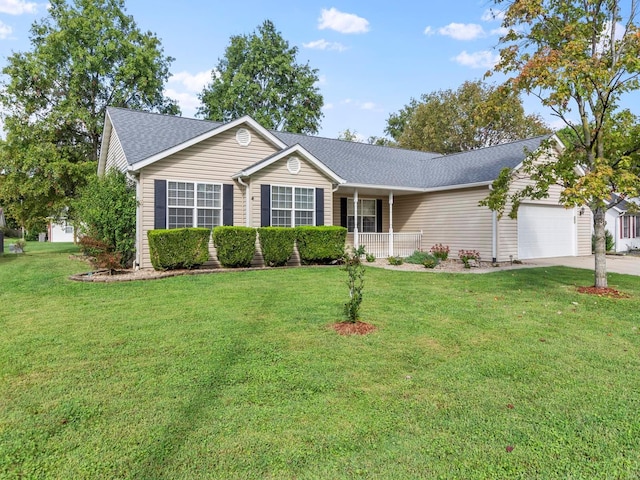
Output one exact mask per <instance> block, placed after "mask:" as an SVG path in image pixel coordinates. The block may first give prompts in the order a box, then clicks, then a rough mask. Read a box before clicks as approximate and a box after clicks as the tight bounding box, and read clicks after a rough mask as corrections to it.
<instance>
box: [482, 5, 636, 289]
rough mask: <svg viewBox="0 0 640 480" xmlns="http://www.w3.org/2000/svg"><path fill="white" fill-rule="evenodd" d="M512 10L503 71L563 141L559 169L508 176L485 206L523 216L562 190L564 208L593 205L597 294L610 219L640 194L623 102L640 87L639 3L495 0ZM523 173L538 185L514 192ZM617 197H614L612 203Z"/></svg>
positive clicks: (603, 280) (530, 165)
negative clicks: (522, 207)
mask: <svg viewBox="0 0 640 480" xmlns="http://www.w3.org/2000/svg"><path fill="white" fill-rule="evenodd" d="M495 2H496V4H498V5H499V6H505V7H506V9H505V11H504V22H503V26H504V27H505V28H507V29H509V33H508V34H506V35H505V36H504V37H503V38H502V39H501V45H502V47H503V48H502V49H501V52H500V53H501V61H500V63H499V64H498V65H497V66H496V70H497V71H498V72H502V73H505V74H507V75H508V76H509V77H510V78H509V80H508V82H507V86H508V87H509V88H511V89H513V90H514V91H516V92H526V93H528V94H530V95H535V96H537V97H538V98H539V99H540V100H541V101H542V103H543V104H544V105H545V106H546V107H548V108H549V109H550V110H551V112H552V113H553V114H554V115H555V116H557V117H558V118H560V119H562V120H563V121H564V122H565V123H566V125H567V126H568V128H569V131H570V132H571V133H572V134H571V135H569V136H568V138H567V135H565V137H564V140H565V142H564V143H566V145H565V146H564V147H565V149H564V152H563V154H562V155H561V156H560V158H559V160H558V161H557V162H542V161H538V157H537V156H536V155H532V156H530V158H529V159H528V160H527V161H526V162H525V163H524V165H523V168H522V169H521V170H520V172H519V173H516V172H503V174H502V175H501V177H500V178H499V179H498V180H497V181H496V183H495V184H494V189H493V193H492V195H491V196H490V197H489V198H488V199H487V201H486V202H485V203H486V204H487V205H489V206H490V207H491V208H493V209H495V210H498V211H499V212H500V213H502V211H503V210H504V208H505V205H506V204H508V203H509V202H510V203H511V204H512V205H513V207H512V209H511V212H510V215H511V216H515V215H517V209H518V206H519V204H520V201H521V200H522V199H524V198H534V199H535V198H543V197H545V196H547V195H548V193H549V188H550V186H551V185H554V184H557V185H560V186H561V187H562V195H561V201H562V202H563V203H564V204H565V205H566V206H577V205H588V206H589V207H590V208H591V211H592V212H593V215H594V232H595V238H596V241H595V286H596V287H606V286H607V273H606V255H605V253H606V252H605V212H606V209H607V208H608V206H609V205H610V203H609V202H610V200H611V199H612V198H619V199H624V198H631V197H636V196H638V195H639V194H640V158H639V152H640V136H639V135H638V134H639V133H640V128H639V126H638V118H637V117H636V116H635V115H634V114H633V112H631V111H628V110H621V109H620V103H621V100H622V99H623V96H624V95H625V94H627V93H629V92H631V91H633V90H637V89H638V88H639V87H640V82H639V76H640V31H639V30H638V25H637V23H636V15H637V13H638V4H637V2H636V1H635V0H632V1H631V2H622V1H618V0H517V1H513V0H495ZM517 175H526V176H528V177H530V178H531V179H532V180H533V182H532V183H531V184H530V185H529V186H528V187H526V188H525V189H524V190H519V191H517V190H516V191H514V190H513V189H510V188H509V186H510V184H511V182H512V181H513V180H514V178H515V177H516V176H517ZM614 194H615V197H612V195H614Z"/></svg>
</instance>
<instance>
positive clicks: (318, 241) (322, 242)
mask: <svg viewBox="0 0 640 480" xmlns="http://www.w3.org/2000/svg"><path fill="white" fill-rule="evenodd" d="M296 240H297V241H298V252H299V253H300V260H301V261H302V263H304V264H305V265H308V264H313V263H320V264H329V263H335V262H337V261H339V260H341V259H342V258H343V257H344V244H345V241H346V240H347V229H346V228H344V227H329V226H322V227H296Z"/></svg>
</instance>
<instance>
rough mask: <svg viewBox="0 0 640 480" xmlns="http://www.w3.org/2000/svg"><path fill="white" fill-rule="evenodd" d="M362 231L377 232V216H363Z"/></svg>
mask: <svg viewBox="0 0 640 480" xmlns="http://www.w3.org/2000/svg"><path fill="white" fill-rule="evenodd" d="M362 231H363V232H367V233H375V231H376V217H362Z"/></svg>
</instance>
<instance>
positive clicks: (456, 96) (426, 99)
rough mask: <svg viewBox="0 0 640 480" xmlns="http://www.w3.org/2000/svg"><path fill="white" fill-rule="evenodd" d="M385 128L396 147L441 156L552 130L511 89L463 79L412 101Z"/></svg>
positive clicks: (393, 116) (394, 114)
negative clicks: (450, 87) (448, 87)
mask: <svg viewBox="0 0 640 480" xmlns="http://www.w3.org/2000/svg"><path fill="white" fill-rule="evenodd" d="M385 132H386V133H387V134H389V135H391V137H393V138H394V139H395V140H396V141H397V142H398V146H400V147H403V148H410V149H413V150H424V151H429V152H438V153H442V154H447V153H456V152H462V151H466V150H474V149H476V148H482V147H489V146H491V145H498V144H501V143H505V142H510V141H514V140H520V139H522V138H527V137H533V136H536V135H542V134H544V133H548V132H549V129H548V127H547V126H546V125H545V124H544V122H543V121H542V119H541V118H540V117H539V116H537V115H527V114H526V113H525V111H524V108H523V106H522V101H521V99H520V97H519V96H518V94H517V93H515V92H514V91H512V90H509V89H506V88H501V87H496V86H493V85H488V84H485V83H483V82H481V81H467V82H464V83H463V84H462V85H461V86H460V87H459V88H458V89H457V90H450V89H449V90H439V91H437V92H432V93H428V94H424V95H422V97H421V99H420V101H418V100H415V99H411V101H410V102H409V104H407V105H405V106H404V107H403V108H402V109H401V110H400V111H399V112H397V113H392V114H391V115H390V116H389V118H388V119H387V128H386V129H385Z"/></svg>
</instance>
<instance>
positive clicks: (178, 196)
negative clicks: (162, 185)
mask: <svg viewBox="0 0 640 480" xmlns="http://www.w3.org/2000/svg"><path fill="white" fill-rule="evenodd" d="M167 183H168V185H167V197H168V204H169V206H172V207H193V183H187V182H167Z"/></svg>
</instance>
